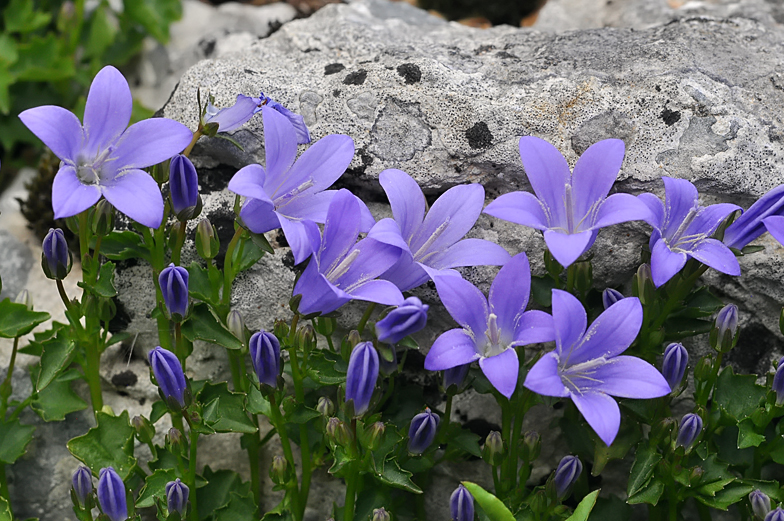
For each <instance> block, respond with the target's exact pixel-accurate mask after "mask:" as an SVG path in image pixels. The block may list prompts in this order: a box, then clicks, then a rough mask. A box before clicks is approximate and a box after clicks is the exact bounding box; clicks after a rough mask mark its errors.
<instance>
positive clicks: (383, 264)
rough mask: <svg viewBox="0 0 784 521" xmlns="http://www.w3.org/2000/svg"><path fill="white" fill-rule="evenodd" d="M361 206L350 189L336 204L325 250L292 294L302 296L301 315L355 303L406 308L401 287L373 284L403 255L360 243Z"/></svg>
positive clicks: (370, 241) (378, 245)
mask: <svg viewBox="0 0 784 521" xmlns="http://www.w3.org/2000/svg"><path fill="white" fill-rule="evenodd" d="M360 206H361V203H360V201H359V199H357V198H356V196H354V195H353V194H352V193H351V192H349V191H348V190H346V189H342V190H339V191H338V192H337V193H336V194H335V197H334V198H333V199H332V203H331V204H330V205H329V211H328V213H327V216H326V223H325V225H324V235H323V237H322V238H321V245H320V246H319V247H318V249H317V251H316V253H315V254H314V255H313V257H312V258H311V259H310V263H309V264H308V266H307V268H305V271H304V272H303V273H302V276H300V278H299V280H298V281H297V284H296V285H295V286H294V292H293V294H294V295H302V300H301V301H300V303H299V312H300V313H302V314H303V315H309V314H311V313H321V314H326V313H330V312H332V311H335V310H336V309H338V308H339V307H340V306H342V305H343V304H345V303H346V302H348V301H349V300H352V299H356V300H365V301H368V302H377V303H379V304H386V305H390V306H399V305H401V304H403V294H402V293H400V290H399V289H397V286H395V285H394V284H392V283H391V282H389V281H386V280H373V279H375V278H376V277H378V276H379V275H381V274H382V273H384V272H385V271H386V270H387V269H389V267H390V266H392V265H393V264H394V263H395V262H396V261H397V259H398V257H400V249H399V248H396V247H395V246H391V245H389V244H384V243H383V242H379V241H376V240H374V239H371V238H370V237H367V238H365V239H362V240H361V241H359V242H357V237H358V236H359V232H360V230H361V223H360V221H361V213H362V210H361V207H360ZM455 278H457V277H455Z"/></svg>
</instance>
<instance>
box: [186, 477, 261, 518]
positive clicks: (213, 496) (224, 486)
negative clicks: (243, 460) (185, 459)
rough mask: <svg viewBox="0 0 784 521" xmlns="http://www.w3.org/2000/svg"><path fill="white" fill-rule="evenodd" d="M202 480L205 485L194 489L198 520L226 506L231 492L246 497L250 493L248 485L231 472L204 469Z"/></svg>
mask: <svg viewBox="0 0 784 521" xmlns="http://www.w3.org/2000/svg"><path fill="white" fill-rule="evenodd" d="M204 479H206V480H207V484H206V485H205V486H203V487H200V488H197V489H196V494H197V499H198V501H197V505H198V509H199V519H207V518H209V517H210V516H211V515H212V513H213V512H215V511H216V510H218V509H220V508H223V507H225V506H226V505H228V504H229V501H231V493H232V492H234V493H236V494H240V495H246V494H247V493H248V492H249V491H250V483H243V482H242V479H241V478H240V476H239V474H237V473H236V472H233V471H231V470H218V471H215V472H213V471H212V469H210V467H204ZM191 494H193V491H191Z"/></svg>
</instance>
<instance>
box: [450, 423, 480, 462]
mask: <svg viewBox="0 0 784 521" xmlns="http://www.w3.org/2000/svg"><path fill="white" fill-rule="evenodd" d="M455 425H456V424H455ZM450 427H451V425H450ZM456 427H458V428H457V429H455V432H454V433H450V435H449V436H448V437H447V439H446V441H447V443H449V445H454V446H455V447H458V448H460V449H462V450H463V451H465V452H467V453H468V454H471V455H473V456H476V457H477V458H481V457H482V451H481V450H480V449H479V441H480V439H481V438H480V437H479V436H478V435H477V434H474V433H473V432H471V431H469V430H467V429H463V428H462V427H460V426H459V425H456Z"/></svg>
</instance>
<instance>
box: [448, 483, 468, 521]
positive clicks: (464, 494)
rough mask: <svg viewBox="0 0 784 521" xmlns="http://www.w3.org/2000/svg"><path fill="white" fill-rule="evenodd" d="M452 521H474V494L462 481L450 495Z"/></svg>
mask: <svg viewBox="0 0 784 521" xmlns="http://www.w3.org/2000/svg"><path fill="white" fill-rule="evenodd" d="M449 510H450V513H451V514H452V521H474V496H472V495H471V493H470V492H469V491H468V489H467V488H465V487H464V486H463V484H462V483H461V484H460V485H458V486H457V488H456V489H455V491H454V492H452V495H451V496H450V497H449Z"/></svg>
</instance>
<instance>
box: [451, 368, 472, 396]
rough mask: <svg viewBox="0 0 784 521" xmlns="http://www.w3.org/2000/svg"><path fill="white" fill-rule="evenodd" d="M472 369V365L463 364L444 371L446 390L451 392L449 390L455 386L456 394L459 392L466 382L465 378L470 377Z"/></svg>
mask: <svg viewBox="0 0 784 521" xmlns="http://www.w3.org/2000/svg"><path fill="white" fill-rule="evenodd" d="M470 368H471V364H463V365H457V366H455V367H450V368H449V369H446V370H444V389H446V390H447V391H449V388H450V387H452V386H453V385H454V386H455V387H454V389H453V391H454V392H456V391H457V390H459V389H460V386H462V385H463V382H465V378H466V376H467V375H468V369H470Z"/></svg>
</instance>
